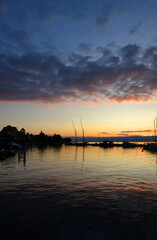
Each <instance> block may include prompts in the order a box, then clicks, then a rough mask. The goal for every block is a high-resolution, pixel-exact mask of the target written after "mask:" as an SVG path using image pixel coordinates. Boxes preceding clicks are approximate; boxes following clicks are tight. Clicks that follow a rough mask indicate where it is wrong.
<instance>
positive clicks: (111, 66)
mask: <svg viewBox="0 0 157 240" xmlns="http://www.w3.org/2000/svg"><path fill="white" fill-rule="evenodd" d="M156 13H157V1H156V0H132V1H130V0H97V1H95V0H44V1H43V0H14V1H13V0H1V1H0V114H1V115H0V129H2V128H3V127H4V126H6V125H8V124H9V125H12V126H16V127H17V128H18V129H19V130H20V129H21V128H22V127H24V128H25V129H26V131H27V132H29V133H33V134H38V133H40V131H41V130H42V131H43V132H45V133H46V134H53V133H60V134H61V135H62V136H73V135H74V132H73V127H72V121H73V122H74V124H75V127H76V129H77V132H78V135H80V136H81V125H80V118H81V119H82V122H83V126H84V130H85V135H86V136H98V134H102V135H104V136H128V135H148V136H149V135H150V136H151V135H152V134H153V133H152V129H153V118H154V117H156V116H157V111H156V109H157V14H156Z"/></svg>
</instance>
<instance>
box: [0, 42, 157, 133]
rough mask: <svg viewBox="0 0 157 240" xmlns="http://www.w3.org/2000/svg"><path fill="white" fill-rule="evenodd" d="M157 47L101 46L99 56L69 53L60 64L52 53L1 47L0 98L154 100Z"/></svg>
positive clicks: (156, 85)
mask: <svg viewBox="0 0 157 240" xmlns="http://www.w3.org/2000/svg"><path fill="white" fill-rule="evenodd" d="M156 50H157V48H156V47H154V46H153V47H150V48H147V49H144V50H142V48H140V46H137V45H135V44H133V45H127V46H124V47H123V48H121V49H120V50H119V54H118V53H114V52H112V51H111V50H110V49H109V48H102V51H101V56H100V57H99V59H96V60H94V59H93V58H91V57H90V56H87V55H79V54H75V53H73V54H71V55H69V56H68V61H65V62H64V61H63V60H62V61H61V59H59V57H57V55H55V54H53V53H51V52H49V53H47V52H46V53H45V52H40V53H39V52H37V51H34V52H31V51H30V52H27V53H23V54H18V53H17V52H12V51H10V53H9V51H8V52H7V53H6V52H5V51H1V54H0V86H1V87H0V101H40V102H51V103H62V102H69V101H70V102H75V101H84V102H95V103H99V102H104V101H111V102H123V101H147V100H151V101H157V95H156V92H157V68H156V65H155V60H156ZM145 131H146V130H145ZM122 133H123V134H124V133H127V131H125V132H124V131H123V132H122Z"/></svg>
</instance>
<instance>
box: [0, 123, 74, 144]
mask: <svg viewBox="0 0 157 240" xmlns="http://www.w3.org/2000/svg"><path fill="white" fill-rule="evenodd" d="M0 138H1V140H2V141H3V139H4V141H5V140H8V141H14V142H16V143H19V144H25V143H32V144H33V143H36V144H40V145H47V144H49V145H50V144H57V145H58V144H62V143H65V144H68V143H70V142H71V138H62V137H61V135H60V134H54V135H53V136H49V135H46V134H45V133H43V132H42V131H41V132H40V134H39V135H33V134H29V133H27V134H26V133H25V129H24V128H22V129H21V130H20V131H18V130H17V128H16V127H12V126H10V125H8V126H6V127H4V128H3V129H2V131H1V132H0Z"/></svg>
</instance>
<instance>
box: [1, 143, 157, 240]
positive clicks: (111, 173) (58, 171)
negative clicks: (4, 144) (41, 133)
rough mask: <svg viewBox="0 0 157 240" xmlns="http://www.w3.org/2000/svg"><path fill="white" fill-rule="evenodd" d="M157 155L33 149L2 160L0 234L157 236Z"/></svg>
mask: <svg viewBox="0 0 157 240" xmlns="http://www.w3.org/2000/svg"><path fill="white" fill-rule="evenodd" d="M156 222H157V160H156V155H154V154H151V153H149V152H146V151H144V152H142V149H141V148H135V149H122V148H121V147H118V148H110V149H104V148H99V147H90V146H88V147H75V146H62V147H57V148H56V147H47V148H41V149H39V148H30V149H28V151H27V153H26V161H23V160H22V159H21V160H20V161H18V158H17V156H15V157H14V158H10V159H7V160H5V161H2V162H0V240H6V239H7V240H12V239H13V240H25V239H29V240H36V239H37V240H41V239H43V240H49V239H51V240H55V239H59V240H60V239H61V240H62V239H65V240H71V239H72V240H75V239H76V240H84V239H86V240H87V239H90V240H95V239H98V240H101V239H104V240H107V239H120V240H122V239H128V240H130V239H157V228H156Z"/></svg>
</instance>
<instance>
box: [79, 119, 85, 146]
mask: <svg viewBox="0 0 157 240" xmlns="http://www.w3.org/2000/svg"><path fill="white" fill-rule="evenodd" d="M80 123H81V128H82V137H83V143H85V137H84V129H83V125H82V120H81V119H80Z"/></svg>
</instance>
